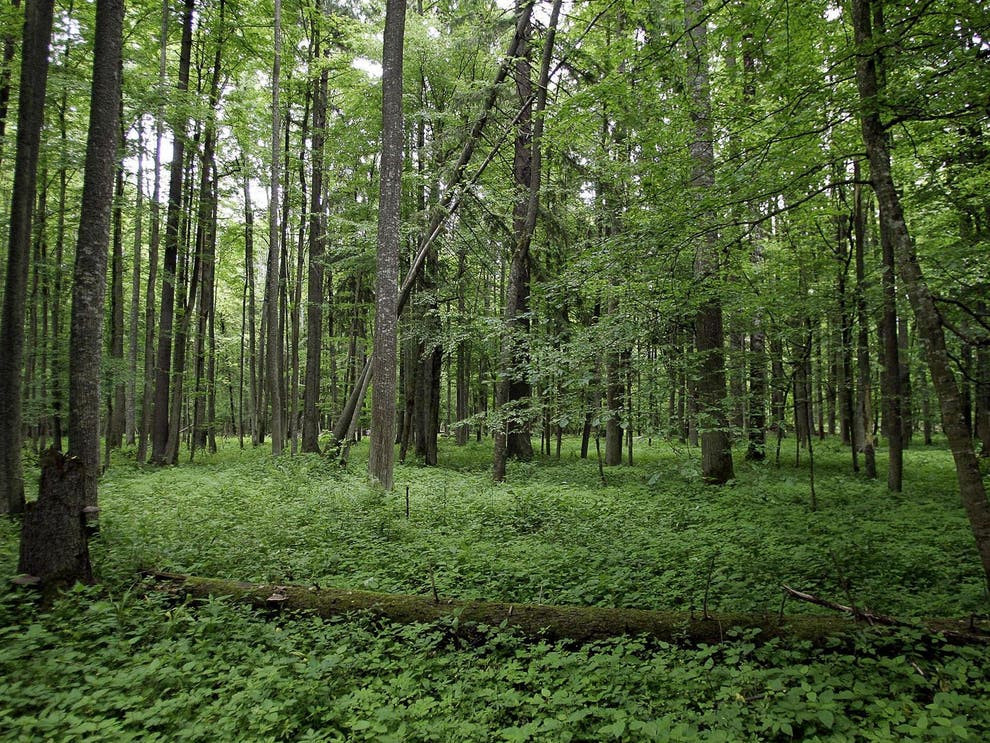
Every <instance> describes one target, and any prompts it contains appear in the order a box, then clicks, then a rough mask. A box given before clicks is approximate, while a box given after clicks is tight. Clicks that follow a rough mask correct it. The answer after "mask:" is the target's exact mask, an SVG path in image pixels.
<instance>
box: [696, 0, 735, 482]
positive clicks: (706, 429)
mask: <svg viewBox="0 0 990 743" xmlns="http://www.w3.org/2000/svg"><path fill="white" fill-rule="evenodd" d="M702 6H703V3H702V0H685V2H684V16H685V18H684V20H685V28H686V29H687V37H688V40H689V45H688V81H687V83H688V89H689V95H690V102H691V119H692V121H693V122H694V131H693V134H692V139H691V161H692V172H691V188H692V190H693V191H694V192H695V194H696V198H697V201H698V203H699V204H700V203H701V201H702V199H703V198H704V197H705V195H706V194H707V192H708V191H710V190H711V189H712V188H714V185H715V177H714V161H715V154H714V142H713V133H712V115H711V94H710V90H709V73H708V31H707V28H706V20H705V16H704V12H703V7H702ZM700 239H701V243H700V244H699V245H698V247H697V248H696V251H695V265H694V275H695V281H696V284H697V285H698V287H699V288H700V290H701V292H702V298H701V301H700V305H699V307H698V312H697V315H696V316H695V343H696V347H697V351H698V355H699V357H700V362H701V364H700V369H699V376H698V380H697V383H696V386H695V391H696V397H697V403H698V414H699V420H700V426H699V427H700V428H701V473H702V477H703V478H704V480H705V482H708V483H712V484H723V483H725V482H728V481H729V480H731V479H732V478H733V477H734V474H733V467H732V444H731V440H730V438H729V434H728V421H727V420H726V414H725V410H724V408H723V402H724V400H725V354H724V351H723V348H722V347H723V343H724V337H725V336H724V332H723V330H722V304H721V300H720V298H719V296H718V290H717V287H716V284H717V281H718V276H719V271H720V268H719V257H718V246H717V236H716V234H715V231H714V229H712V228H709V229H707V230H705V232H704V234H703V235H702V237H701V238H700Z"/></svg>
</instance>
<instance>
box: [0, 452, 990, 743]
mask: <svg viewBox="0 0 990 743" xmlns="http://www.w3.org/2000/svg"><path fill="white" fill-rule="evenodd" d="M635 454H636V464H635V466H632V467H629V466H625V465H624V466H622V467H617V468H608V469H606V471H605V477H606V482H605V484H603V483H602V482H601V480H600V478H599V474H598V465H597V462H596V461H595V460H594V457H593V456H592V458H591V459H589V460H582V459H580V458H579V457H578V456H577V448H576V442H573V441H565V447H564V451H563V454H562V456H561V458H560V460H557V459H555V458H538V459H537V460H535V461H533V462H530V463H513V464H511V465H510V468H509V472H508V483H506V484H504V485H498V486H496V485H494V484H493V483H492V482H491V478H490V445H487V444H470V445H468V446H466V447H460V448H459V447H456V446H454V445H453V444H452V443H449V442H444V443H443V445H442V447H441V452H440V461H441V466H440V467H436V468H423V467H419V466H416V465H413V464H407V465H399V466H398V467H397V469H396V488H395V491H394V492H393V493H389V494H385V493H382V492H380V491H376V490H375V489H373V488H371V487H369V486H368V484H367V478H366V475H365V471H366V470H365V467H366V460H365V456H366V448H365V447H364V446H361V445H359V446H358V447H356V448H355V450H354V451H353V455H352V460H351V464H350V466H349V467H348V468H347V469H341V468H339V467H338V466H336V465H334V464H331V463H328V462H327V461H326V460H324V459H321V458H319V457H314V456H298V457H285V458H282V459H280V460H277V461H276V460H272V458H271V457H270V456H269V455H268V454H267V452H266V451H265V450H262V449H256V450H251V449H246V450H241V449H239V447H238V446H237V444H236V442H233V441H229V442H226V444H225V445H224V446H223V447H222V448H221V451H220V452H219V453H218V454H216V455H202V454H197V460H196V461H195V462H193V463H187V462H183V463H182V464H181V465H180V466H178V467H171V468H163V469H156V468H151V467H145V466H141V465H137V464H135V463H134V461H133V454H132V453H129V452H126V451H125V452H123V453H120V454H116V455H115V458H114V462H113V467H111V469H110V470H109V471H108V473H107V474H106V476H105V477H104V478H103V480H102V482H101V488H100V498H101V509H102V513H101V532H100V536H99V538H98V539H97V540H95V541H94V542H93V544H92V546H91V549H92V555H93V561H94V566H95V569H96V572H97V574H98V576H99V579H100V580H101V585H100V586H98V587H94V588H78V589H75V590H73V591H72V592H70V593H68V594H66V595H65V596H64V597H63V598H62V599H60V600H58V601H57V602H56V603H55V605H54V607H53V608H52V609H51V610H48V611H42V610H40V609H39V608H38V607H37V606H36V605H35V604H34V602H33V601H32V599H31V598H30V597H29V596H26V595H25V594H24V593H22V592H20V591H15V590H12V589H10V588H9V581H4V586H3V587H2V588H0V679H3V689H4V691H3V703H2V704H0V739H2V740H25V741H31V740H41V739H44V740H85V741H93V740H113V741H118V740H128V739H136V740H155V739H159V740H168V741H172V740H204V741H206V740H209V741H217V740H284V739H291V740H372V741H388V740H395V741H415V740H422V741H438V740H450V741H467V740H477V741H488V740H506V741H522V740H546V741H567V740H587V741H600V740H609V739H615V740H663V741H667V740H671V741H675V740H707V741H719V740H721V741H746V740H792V739H799V740H835V741H846V740H974V741H977V740H987V739H990V659H988V657H987V651H986V648H985V647H982V648H981V647H950V646H948V645H945V644H944V643H942V642H941V641H940V640H939V639H938V638H931V637H928V636H926V635H925V634H924V633H922V632H921V631H914V630H911V631H903V632H899V633H886V634H883V635H879V634H873V633H870V632H868V631H866V630H864V631H862V632H856V633H853V634H851V635H850V636H847V637H840V638H836V639H835V640H834V642H832V643H831V644H829V645H827V646H826V647H818V648H815V647H812V646H811V645H810V644H807V643H803V642H799V641H790V642H786V641H772V642H770V643H768V644H758V643H754V642H753V641H752V640H753V637H752V636H751V635H748V634H747V633H745V632H744V633H740V634H739V636H737V637H735V638H732V639H730V641H728V642H725V643H721V644H719V645H717V646H702V647H693V648H692V647H678V646H674V645H669V644H666V643H659V642H656V641H649V640H646V639H643V638H632V637H626V638H618V639H615V640H610V641H606V642H598V643H593V644H589V645H584V646H581V647H574V646H573V644H572V645H570V646H568V645H566V644H553V643H549V642H546V641H544V642H540V641H533V640H531V639H524V638H522V637H519V636H517V635H515V634H513V633H512V632H510V631H508V630H506V629H500V628H491V629H489V630H486V631H485V633H484V639H483V640H481V641H478V640H477V639H475V640H474V641H473V642H466V641H463V640H461V639H459V638H458V637H456V636H455V635H454V634H453V633H452V632H451V631H450V629H451V628H450V627H449V626H447V625H445V624H444V623H439V624H433V625H393V624H389V623H387V622H382V621H380V620H372V619H371V618H370V617H367V616H355V617H351V618H348V619H346V620H333V621H325V620H320V619H317V618H315V617H307V616H292V615H289V616H287V615H280V616H278V617H275V618H273V617H271V616H266V615H263V614H261V613H258V612H255V611H253V610H251V609H248V608H246V607H242V606H237V605H234V604H233V603H231V602H230V601H228V600H223V599H214V600H211V601H209V602H205V603H204V602H187V603H176V601H175V599H174V598H171V597H168V596H166V595H164V594H162V593H161V592H158V591H155V590H152V589H151V588H150V587H149V585H148V584H147V583H144V582H141V581H140V579H139V577H138V576H139V572H140V571H141V570H143V569H155V570H167V571H173V572H181V573H192V574H196V575H202V576H210V577H216V578H229V579H233V580H245V581H266V582H274V583H298V584H300V585H319V586H335V587H350V588H363V589H369V590H375V591H385V592H401V593H411V594H422V595H428V594H429V593H431V592H432V590H433V586H434V585H435V586H436V590H437V591H438V592H439V593H440V594H441V595H444V596H450V597H457V598H484V599H489V600H498V601H507V602H529V603H550V604H588V605H602V606H620V607H635V608H644V609H651V608H655V609H674V610H683V611H686V612H687V611H694V612H700V611H701V607H702V604H703V602H704V601H705V596H706V594H707V596H708V601H707V603H708V608H709V610H710V611H713V612H716V613H717V612H719V611H726V612H728V611H748V612H758V613H769V614H776V613H778V612H779V611H782V610H783V611H786V612H787V613H798V612H812V613H816V612H817V613H820V612H822V611H823V610H822V609H818V608H816V607H812V606H809V605H807V604H801V603H798V602H795V601H793V600H792V601H789V602H788V603H787V604H786V605H784V606H782V594H781V584H782V583H787V584H789V585H791V586H793V587H795V588H798V589H801V590H805V591H809V592H811V593H816V594H819V595H822V596H826V597H828V598H832V599H834V600H837V601H840V602H841V603H849V602H853V603H855V604H856V605H857V606H859V607H869V608H870V609H872V610H875V611H878V612H882V613H887V614H894V615H897V616H899V617H903V618H909V617H921V616H930V617H931V616H947V617H948V616H955V617H967V616H969V615H971V614H986V613H987V612H988V609H990V604H988V599H987V595H986V590H985V584H984V582H983V578H982V575H981V572H980V567H979V560H978V558H977V555H976V550H975V547H974V545H973V539H972V535H971V533H970V531H969V527H968V524H967V522H966V519H965V516H964V514H963V512H962V509H961V506H960V504H959V499H958V494H957V491H956V485H955V478H954V471H953V468H952V460H951V457H950V455H949V454H948V452H947V451H946V450H945V449H944V448H939V447H921V446H917V447H914V448H912V449H910V450H909V451H908V452H907V453H906V457H905V461H906V465H905V485H904V492H903V493H901V494H892V493H889V492H887V490H886V488H885V487H884V485H883V482H884V480H883V476H884V472H883V468H884V464H885V460H884V458H883V452H881V456H880V457H879V464H880V470H881V472H880V475H881V480H880V481H879V482H871V481H869V480H866V479H865V478H863V477H862V476H854V475H852V474H851V472H850V465H849V453H848V451H847V450H844V449H842V448H841V447H840V446H839V445H838V444H837V443H834V442H831V441H829V442H825V443H824V444H818V445H817V446H816V450H815V458H816V466H815V485H816V493H817V503H818V509H817V510H816V511H811V509H810V508H809V503H810V491H809V482H810V477H809V475H810V472H809V468H808V461H807V453H806V452H802V463H801V465H800V466H795V464H794V459H795V457H794V449H793V440H790V441H785V447H784V452H783V453H782V455H781V456H782V464H781V466H780V467H777V466H775V465H774V464H773V463H772V462H767V463H761V464H751V463H747V462H744V461H742V457H741V455H740V456H737V458H736V459H737V464H736V471H737V479H736V481H734V482H733V483H732V484H731V485H729V486H726V487H724V488H713V487H709V486H705V485H704V484H702V483H701V480H700V476H699V473H698V469H697V459H698V455H697V452H696V451H690V450H688V449H685V448H683V447H679V446H671V445H670V444H668V443H666V442H662V441H654V442H653V444H652V446H648V445H647V443H646V441H642V442H637V450H636V452H635ZM27 466H28V468H29V469H30V468H31V467H32V463H28V465H27ZM407 488H408V503H409V515H408V518H407V516H406V493H407ZM16 553H17V528H16V525H14V524H12V523H10V522H7V521H3V522H2V523H0V570H2V571H3V574H4V575H8V576H12V575H13V574H14V570H15V567H16ZM452 621H456V620H452Z"/></svg>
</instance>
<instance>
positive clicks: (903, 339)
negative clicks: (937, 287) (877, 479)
mask: <svg viewBox="0 0 990 743" xmlns="http://www.w3.org/2000/svg"><path fill="white" fill-rule="evenodd" d="M908 333H909V328H908V319H907V316H906V315H905V314H903V313H902V314H900V315H899V316H898V318H897V348H898V352H899V356H900V367H901V446H902V447H903V448H905V449H907V448H909V447H910V446H911V438H912V437H913V436H914V402H913V399H912V398H913V394H912V391H911V340H910V336H909V334H908Z"/></svg>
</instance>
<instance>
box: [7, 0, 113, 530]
mask: <svg viewBox="0 0 990 743" xmlns="http://www.w3.org/2000/svg"><path fill="white" fill-rule="evenodd" d="M53 6H54V3H53V2H52V0H32V2H30V3H28V4H27V7H26V10H25V16H24V36H23V42H22V52H21V78H20V85H19V92H18V109H17V152H16V154H15V160H14V183H13V187H12V189H11V199H10V214H9V216H8V221H9V224H10V226H9V233H8V243H7V246H8V247H7V283H6V285H5V287H6V288H5V290H4V295H3V315H2V317H0V420H2V421H3V424H2V425H0V513H20V512H21V511H23V510H24V472H23V467H22V464H21V412H22V411H21V373H22V367H23V359H24V306H25V300H26V295H27V280H28V263H29V261H30V250H31V219H32V216H33V214H32V210H33V209H34V199H35V190H36V183H37V169H38V154H39V150H40V144H41V128H42V125H43V123H44V107H45V88H46V85H47V81H48V44H49V40H50V39H51V32H52V12H53ZM114 110H116V105H114Z"/></svg>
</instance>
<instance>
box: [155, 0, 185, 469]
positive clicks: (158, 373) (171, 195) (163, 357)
mask: <svg viewBox="0 0 990 743" xmlns="http://www.w3.org/2000/svg"><path fill="white" fill-rule="evenodd" d="M194 2H195V0H184V6H183V15H182V42H181V45H180V48H179V78H178V82H177V83H176V90H177V91H178V93H179V95H180V96H181V95H183V94H185V92H186V91H187V90H188V89H189V65H190V58H191V52H192V24H193V6H194ZM171 129H172V165H171V168H170V171H169V185H168V209H167V212H166V217H165V253H164V256H163V260H164V264H163V267H162V269H163V270H162V300H161V313H160V319H159V322H158V351H157V354H156V358H157V361H156V364H155V400H154V418H153V419H152V428H151V461H152V462H153V463H155V464H169V458H168V457H167V449H168V444H169V428H170V426H169V423H170V421H169V386H170V382H171V378H172V325H173V321H174V317H175V302H176V298H175V281H176V268H177V265H178V255H179V221H180V217H181V213H182V186H183V183H182V181H183V175H184V170H183V166H184V164H185V144H186V119H185V116H184V115H183V113H182V112H181V111H179V112H177V113H176V114H175V119H174V121H173V122H172V126H171Z"/></svg>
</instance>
